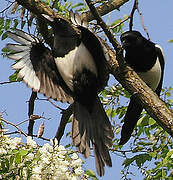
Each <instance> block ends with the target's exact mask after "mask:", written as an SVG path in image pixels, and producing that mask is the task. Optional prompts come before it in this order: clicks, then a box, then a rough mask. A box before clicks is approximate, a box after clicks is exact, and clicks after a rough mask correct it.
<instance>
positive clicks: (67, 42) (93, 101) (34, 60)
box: [6, 12, 113, 176]
mask: <svg viewBox="0 0 173 180" xmlns="http://www.w3.org/2000/svg"><path fill="white" fill-rule="evenodd" d="M70 14H71V21H72V23H73V25H71V23H69V22H68V21H66V20H64V19H62V18H55V17H50V16H47V15H43V17H44V18H45V19H46V21H47V22H48V24H49V25H50V26H51V28H52V30H53V35H54V36H53V48H52V49H50V48H48V47H46V46H45V44H44V43H43V42H42V41H40V40H39V39H38V38H37V37H35V36H32V35H29V34H28V33H26V32H23V31H21V30H18V29H16V30H15V31H14V32H11V31H9V32H7V35H8V37H9V38H11V39H13V40H14V41H16V42H17V44H12V43H9V44H7V46H6V48H8V49H9V50H10V53H9V54H8V55H7V56H8V58H10V59H13V60H15V61H16V63H15V64H14V65H13V66H12V67H13V69H15V70H18V77H20V78H22V79H23V81H24V82H25V83H26V84H27V85H28V87H30V88H32V90H33V91H35V92H40V93H42V94H44V95H45V96H46V97H48V98H53V99H55V100H58V101H62V102H68V103H74V106H73V107H74V108H73V120H72V142H73V145H74V146H76V147H77V148H78V150H79V152H80V153H82V154H83V155H84V157H86V158H87V157H88V156H89V155H90V144H92V147H93V151H94V154H95V159H96V169H97V173H98V175H100V176H103V175H104V166H105V165H108V166H112V162H111V157H110V154H109V148H110V147H111V146H112V139H113V130H112V126H111V123H110V121H109V119H108V117H107V115H106V112H105V110H104V108H103V105H102V104H101V102H100V99H99V97H98V93H99V92H100V91H101V90H103V89H104V87H105V86H106V84H107V81H108V72H107V69H106V63H107V62H106V61H107V59H106V55H105V52H104V50H103V46H102V44H101V42H100V40H99V39H98V38H97V37H96V36H95V35H94V33H92V32H91V31H90V30H88V28H87V23H85V22H82V21H81V19H80V17H79V15H78V14H76V13H72V12H71V13H70ZM72 26H75V27H76V28H77V29H78V30H79V33H78V32H76V31H75V30H74V28H73V27H72Z"/></svg>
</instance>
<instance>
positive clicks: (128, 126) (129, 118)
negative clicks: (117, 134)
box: [119, 96, 143, 145]
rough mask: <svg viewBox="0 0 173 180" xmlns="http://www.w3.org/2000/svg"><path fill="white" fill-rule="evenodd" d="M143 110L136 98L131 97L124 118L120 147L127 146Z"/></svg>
mask: <svg viewBox="0 0 173 180" xmlns="http://www.w3.org/2000/svg"><path fill="white" fill-rule="evenodd" d="M142 110H143V107H142V106H141V105H140V104H139V103H138V102H137V101H136V99H135V97H134V96H131V98H130V103H129V106H128V108H127V112H126V115H125V118H124V124H123V127H122V131H121V139H120V142H119V145H123V144H125V143H126V142H127V141H128V140H129V139H130V137H131V135H132V132H133V130H134V128H135V126H136V124H137V121H138V119H139V117H140V114H141V112H142Z"/></svg>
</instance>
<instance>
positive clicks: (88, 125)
mask: <svg viewBox="0 0 173 180" xmlns="http://www.w3.org/2000/svg"><path fill="white" fill-rule="evenodd" d="M113 136H114V135H113V131H112V126H111V124H110V122H109V119H108V117H107V115H106V113H105V111H104V108H103V106H102V104H101V102H100V100H99V98H98V97H97V98H96V100H95V102H94V105H93V110H92V112H89V111H88V110H87V108H86V107H84V106H83V105H82V104H80V103H79V102H75V104H74V117H73V123H72V140H73V145H74V146H77V147H78V150H79V152H81V153H82V154H83V155H84V157H86V158H87V157H88V156H89V155H90V141H91V143H92V146H93V150H94V155H95V159H96V170H97V173H98V175H99V176H103V175H104V167H105V165H108V166H112V162H111V157H110V154H109V147H111V145H112V139H113Z"/></svg>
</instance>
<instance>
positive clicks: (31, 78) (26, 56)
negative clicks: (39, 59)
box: [6, 30, 40, 92]
mask: <svg viewBox="0 0 173 180" xmlns="http://www.w3.org/2000/svg"><path fill="white" fill-rule="evenodd" d="M7 35H8V37H10V38H11V39H13V40H14V41H16V42H18V43H20V44H7V45H6V48H8V49H9V50H11V51H14V53H9V54H8V55H7V57H8V58H10V59H13V60H16V61H17V63H16V64H14V65H13V66H12V68H13V69H15V70H19V73H18V77H19V78H23V81H24V82H25V83H26V84H27V85H28V86H29V87H30V88H32V89H33V90H34V91H37V92H38V91H39V90H40V80H39V79H38V77H37V76H36V74H35V71H34V69H33V65H32V63H31V60H30V49H31V47H32V46H31V43H33V42H39V40H38V39H37V38H33V37H31V36H30V35H29V34H27V33H24V32H23V31H20V30H16V31H15V33H13V32H7Z"/></svg>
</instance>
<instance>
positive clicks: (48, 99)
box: [47, 98, 65, 111]
mask: <svg viewBox="0 0 173 180" xmlns="http://www.w3.org/2000/svg"><path fill="white" fill-rule="evenodd" d="M47 101H49V102H50V103H51V104H52V105H53V106H55V107H56V108H58V109H59V110H61V111H65V109H63V108H61V107H59V106H57V105H56V104H55V103H53V102H52V101H51V100H50V98H47Z"/></svg>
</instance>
